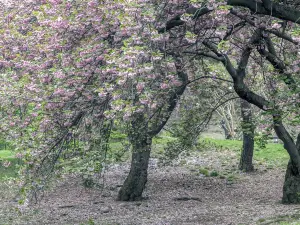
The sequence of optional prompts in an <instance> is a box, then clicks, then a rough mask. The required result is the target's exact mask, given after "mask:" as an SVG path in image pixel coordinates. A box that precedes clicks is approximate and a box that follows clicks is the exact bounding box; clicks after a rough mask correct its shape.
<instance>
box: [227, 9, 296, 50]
mask: <svg viewBox="0 0 300 225" xmlns="http://www.w3.org/2000/svg"><path fill="white" fill-rule="evenodd" d="M230 13H231V14H232V15H235V16H237V17H238V18H240V19H242V20H244V21H246V22H247V23H248V24H250V25H251V26H254V27H256V25H255V23H254V21H253V20H251V19H250V18H248V17H247V15H244V14H242V13H240V12H239V11H237V10H235V9H231V10H230ZM261 29H262V30H263V31H265V32H268V33H271V34H274V35H276V36H277V37H279V38H282V39H284V40H287V41H289V42H291V43H293V44H295V45H298V44H299V42H298V41H297V40H294V39H293V38H292V37H291V36H289V35H288V34H286V33H283V32H280V31H278V30H276V29H264V28H261Z"/></svg>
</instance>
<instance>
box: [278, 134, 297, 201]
mask: <svg viewBox="0 0 300 225" xmlns="http://www.w3.org/2000/svg"><path fill="white" fill-rule="evenodd" d="M296 149H297V151H298V152H300V134H299V135H298V138H297V142H296ZM282 203H286V204H288V203H293V204H299V203H300V173H299V169H298V167H297V165H295V163H293V162H292V160H290V161H289V163H288V166H287V169H286V173H285V179H284V184H283V196H282Z"/></svg>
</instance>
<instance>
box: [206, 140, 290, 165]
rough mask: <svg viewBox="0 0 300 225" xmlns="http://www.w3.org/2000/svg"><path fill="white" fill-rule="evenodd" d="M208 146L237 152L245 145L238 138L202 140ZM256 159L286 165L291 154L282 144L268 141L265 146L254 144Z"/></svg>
mask: <svg viewBox="0 0 300 225" xmlns="http://www.w3.org/2000/svg"><path fill="white" fill-rule="evenodd" d="M201 142H202V143H203V144H204V145H207V147H209V146H211V147H212V148H216V149H219V150H222V149H228V150H232V151H235V152H240V151H241V149H242V146H243V142H242V141H238V140H217V139H211V138H205V139H203V140H201ZM254 160H256V161H258V162H260V163H267V164H268V165H270V166H274V167H286V165H287V163H288V160H289V155H288V153H287V151H286V150H285V149H284V148H283V145H282V144H277V143H268V144H267V145H266V147H265V148H260V147H258V146H257V145H256V144H255V146H254Z"/></svg>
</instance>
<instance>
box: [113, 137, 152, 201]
mask: <svg viewBox="0 0 300 225" xmlns="http://www.w3.org/2000/svg"><path fill="white" fill-rule="evenodd" d="M149 139H150V138H148V140H142V141H140V142H135V143H133V145H132V146H133V152H132V159H131V168H130V172H129V175H128V176H127V178H126V180H125V182H124V184H123V186H122V188H121V189H120V191H119V195H118V200H119V201H136V200H141V199H142V193H143V191H144V189H145V185H146V183H147V170H148V163H149V159H150V152H151V140H149Z"/></svg>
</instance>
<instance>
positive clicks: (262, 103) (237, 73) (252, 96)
mask: <svg viewBox="0 0 300 225" xmlns="http://www.w3.org/2000/svg"><path fill="white" fill-rule="evenodd" d="M259 37H260V36H259V35H258V32H255V33H254V35H253V37H252V38H251V40H250V43H249V44H248V46H247V47H246V48H245V50H244V52H243V53H242V56H241V59H240V61H239V64H238V69H235V68H234V67H233V65H232V63H231V62H230V59H229V57H228V56H227V55H226V54H222V53H220V52H218V49H217V46H216V45H215V44H213V43H210V42H207V41H206V42H204V43H203V44H204V45H205V46H206V47H207V48H209V49H210V50H211V51H212V52H214V53H215V54H216V55H217V56H218V57H223V59H224V60H222V61H221V62H222V63H223V65H224V66H225V68H226V69H227V71H228V73H229V74H230V76H231V77H232V79H233V81H234V89H235V91H236V93H237V94H238V95H239V97H240V98H242V99H244V100H246V101H248V102H250V103H252V104H254V105H256V106H257V107H259V108H260V109H262V110H265V111H269V112H270V113H271V114H272V116H273V125H274V130H275V132H276V134H277V135H278V137H279V138H280V139H281V140H282V141H283V143H284V147H285V149H286V150H287V152H288V153H289V155H290V158H291V160H292V162H293V164H294V165H296V167H297V168H298V171H299V172H300V155H299V152H298V149H297V148H298V147H297V146H296V144H295V143H294V141H293V139H292V137H291V136H290V134H289V133H288V131H287V130H286V129H285V127H284V125H283V124H282V116H281V113H280V110H278V109H275V108H274V107H271V104H270V102H269V101H268V100H267V99H265V98H263V97H262V96H260V95H258V94H256V93H254V92H252V91H251V90H250V89H249V88H248V86H247V85H246V84H245V82H244V78H245V70H246V67H247V65H248V61H249V56H250V54H251V51H252V49H253V43H255V41H257V39H258V38H259Z"/></svg>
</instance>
